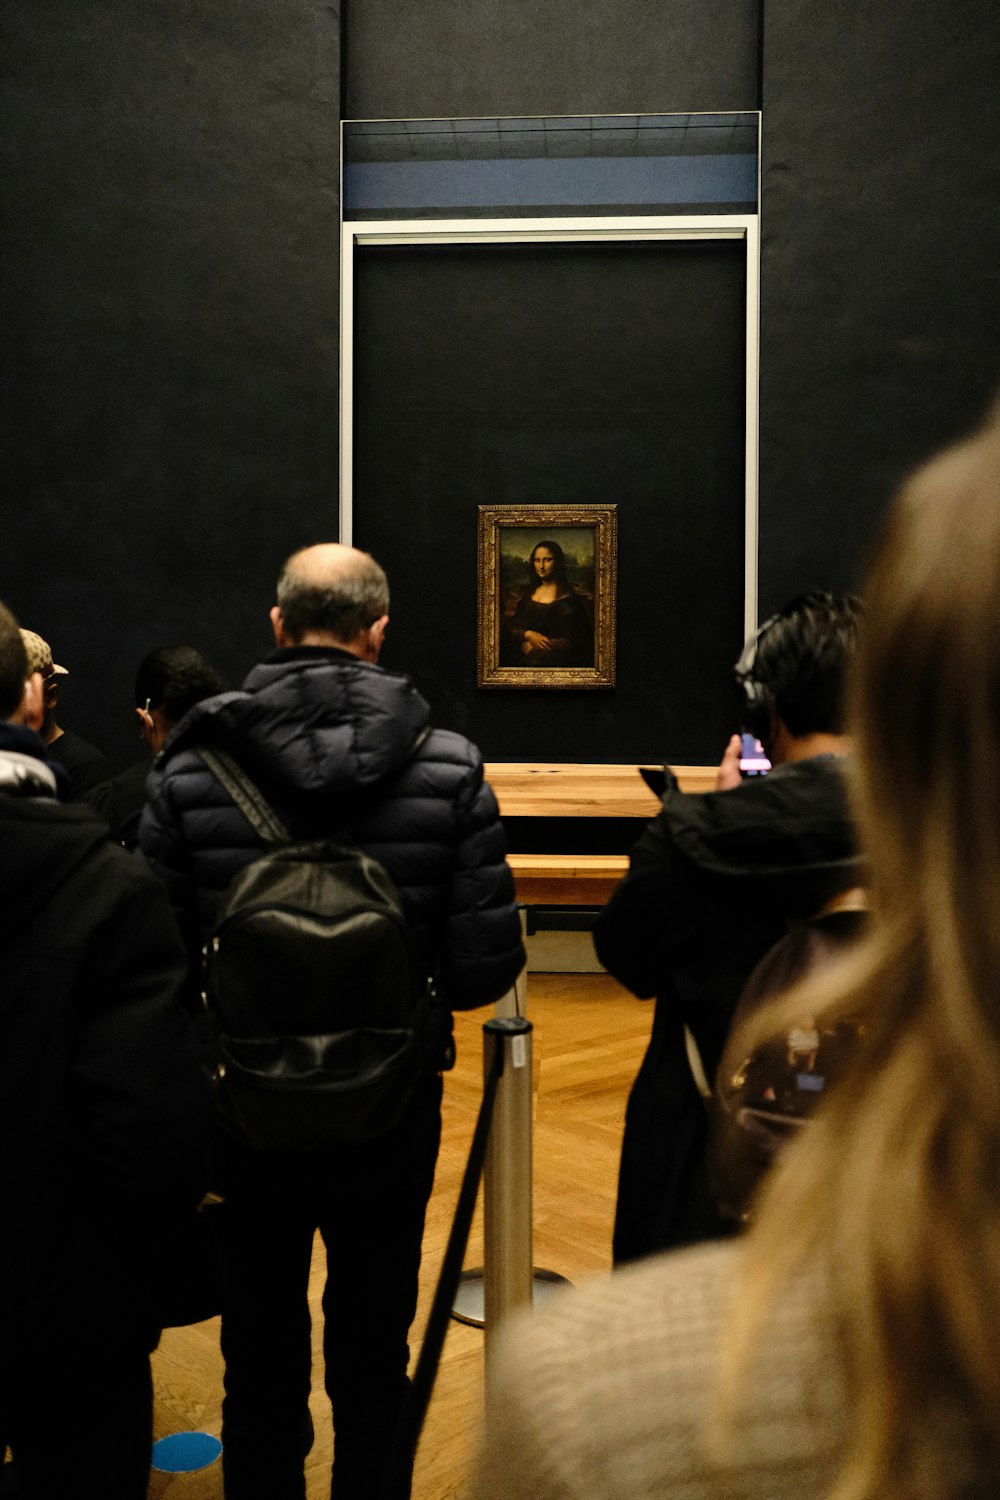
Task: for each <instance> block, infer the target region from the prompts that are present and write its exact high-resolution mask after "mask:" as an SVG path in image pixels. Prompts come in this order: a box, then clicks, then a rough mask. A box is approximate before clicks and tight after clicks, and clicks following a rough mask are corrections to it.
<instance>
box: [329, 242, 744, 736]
mask: <svg viewBox="0 0 1000 1500" xmlns="http://www.w3.org/2000/svg"><path fill="white" fill-rule="evenodd" d="M356 267H357V269H356V287H357V326H358V340H357V354H356V358H357V367H356V372H355V401H356V414H357V421H356V425H355V463H356V469H355V507H354V522H355V524H354V535H355V540H356V541H357V543H358V545H360V546H364V547H367V548H369V549H370V550H371V551H372V552H373V553H374V554H375V556H376V557H378V558H379V559H380V561H382V562H383V563H384V565H385V566H386V568H387V570H388V573H389V577H390V581H391V584H392V591H393V597H392V610H391V614H392V625H391V629H390V634H389V641H388V645H387V648H386V651H385V655H384V661H385V664H386V665H387V666H391V667H395V668H397V669H400V670H407V671H410V672H412V673H413V675H414V677H415V679H416V681H417V683H418V685H419V687H420V688H421V690H422V691H423V692H425V693H426V695H427V697H428V698H429V699H430V701H431V705H432V708H433V710H434V714H435V722H437V723H438V724H440V725H442V726H443V727H447V728H453V729H458V730H461V731H462V732H463V733H466V734H469V735H471V736H472V738H473V739H475V740H476V741H477V742H478V743H479V744H480V746H481V748H482V750H483V753H484V755H485V757H486V758H487V759H490V760H535V759H539V760H555V761H573V760H580V761H601V760H610V761H616V760H620V761H628V760H630V759H632V758H633V757H638V758H640V759H643V760H648V761H651V762H653V763H656V762H658V761H660V760H661V759H662V758H663V757H665V756H669V757H670V758H671V759H673V760H674V761H676V762H678V763H681V764H684V763H688V762H699V761H701V760H705V759H708V760H711V759H713V758H714V757H715V756H716V755H717V753H719V748H720V747H721V746H722V745H724V743H725V740H726V738H727V737H728V735H729V733H730V732H731V730H732V728H733V715H734V714H735V711H736V702H735V695H733V697H732V699H730V696H729V694H728V693H727V685H728V683H729V681H730V673H729V669H730V667H731V665H732V663H733V661H734V660H735V659H736V657H737V655H738V654H739V649H740V645H741V644H742V634H743V592H742V581H743V508H744V501H743V486H744V463H743V431H744V423H745V416H744V352H743V351H744V343H743V328H744V321H745V316H746V301H745V290H744V288H745V258H744V252H743V246H742V244H739V243H736V242H733V241H717V242H709V243H702V244H691V243H686V244H672V245H642V244H637V245H624V246H621V245H618V246H612V245H604V246H580V245H575V246H566V245H553V246H546V247H539V246H533V245H532V246H519V247H515V248H500V247H489V248H484V249H477V250H470V249H468V248H466V247H464V246H462V247H435V248H421V249H414V248H411V247H406V248H394V249H372V250H369V251H366V252H364V253H363V254H361V255H360V256H359V257H358V260H357V262H356ZM637 310H639V311H638V313H637ZM560 502H561V503H569V504H605V505H606V504H616V505H617V506H618V531H619V546H618V555H619V590H620V594H619V607H618V680H617V685H616V687H615V688H614V689H607V690H604V689H595V690H592V691H579V690H577V691H570V690H558V691H556V690H543V689H534V690H526V689H508V688H492V689H480V688H477V687H476V536H477V532H476V527H477V515H478V512H477V506H478V505H481V504H500V505H532V504H535V505H545V504H552V503H560ZM706 685H714V686H709V687H708V689H707V690H706Z"/></svg>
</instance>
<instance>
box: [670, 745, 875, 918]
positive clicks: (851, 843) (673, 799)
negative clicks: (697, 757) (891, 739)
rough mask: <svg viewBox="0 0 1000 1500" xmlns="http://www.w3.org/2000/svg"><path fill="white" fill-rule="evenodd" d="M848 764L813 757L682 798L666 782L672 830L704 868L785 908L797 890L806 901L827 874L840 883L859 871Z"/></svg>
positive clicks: (682, 848) (834, 758)
mask: <svg viewBox="0 0 1000 1500" xmlns="http://www.w3.org/2000/svg"><path fill="white" fill-rule="evenodd" d="M845 767H846V758H845V757H843V756H834V755H817V756H814V757H812V758H811V759H809V760H803V761H796V762H794V763H792V764H787V765H782V766H776V767H775V769H774V770H773V771H771V772H770V773H769V774H768V775H767V776H760V777H753V778H751V779H749V780H747V781H745V782H744V783H743V784H742V785H741V786H739V787H736V788H734V789H733V790H732V791H727V792H709V793H706V794H704V795H701V796H686V795H685V794H684V793H683V792H681V791H679V790H678V789H677V787H676V786H674V787H671V788H670V789H668V791H667V793H666V795H665V796H664V799H663V805H664V809H665V811H666V814H667V817H668V819H669V824H670V836H671V838H672V840H673V842H674V844H675V846H676V847H677V848H678V849H679V850H680V851H681V852H682V853H683V854H684V855H686V856H687V858H688V859H690V860H691V862H692V863H693V864H695V865H697V866H698V867H699V868H700V869H702V870H704V871H705V872H706V873H709V874H712V875H720V876H724V877H726V878H727V879H735V880H740V881H745V882H746V884H747V886H748V887H752V888H753V890H754V892H755V894H756V896H757V897H758V898H759V899H762V900H764V901H765V902H767V901H768V900H769V899H771V900H773V901H774V902H775V903H777V904H780V905H782V906H784V905H786V904H788V898H789V895H790V894H791V895H792V896H793V897H794V892H795V891H796V889H799V890H801V894H802V900H803V902H804V903H805V904H806V906H808V904H809V902H810V901H812V900H813V899H814V893H815V891H816V889H817V886H819V887H820V888H821V887H822V886H823V885H824V884H825V883H826V877H831V878H832V882H833V885H834V887H836V888H843V886H844V878H843V877H844V876H846V875H850V874H852V872H853V873H855V874H857V873H858V871H859V861H858V857H857V853H856V840H855V835H854V831H853V828H852V824H851V817H850V811H849V808H848V803H847V788H846V784H845V780H844V771H845ZM798 904H799V903H798V902H797V901H795V900H794V899H793V901H792V906H793V907H797V906H798Z"/></svg>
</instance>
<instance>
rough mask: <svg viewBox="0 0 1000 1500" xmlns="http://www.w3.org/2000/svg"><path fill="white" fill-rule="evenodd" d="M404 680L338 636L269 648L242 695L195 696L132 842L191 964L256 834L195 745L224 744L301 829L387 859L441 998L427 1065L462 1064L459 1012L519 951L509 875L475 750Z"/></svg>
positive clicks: (512, 965)
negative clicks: (153, 874)
mask: <svg viewBox="0 0 1000 1500" xmlns="http://www.w3.org/2000/svg"><path fill="white" fill-rule="evenodd" d="M427 719H428V707H427V704H426V703H425V702H424V700H423V698H421V696H420V694H419V693H418V692H417V691H416V689H415V688H414V686H413V684H412V682H411V681H410V680H409V678H407V677H404V676H401V675H399V674H397V673H393V672H387V671H385V670H383V669H382V668H381V667H378V666H374V665H372V664H371V663H369V662H364V661H361V660H359V659H358V658H357V657H355V656H352V655H351V654H349V653H348V652H346V651H340V650H337V649H335V648H330V647H317V646H303V647H295V648H285V649H282V650H279V651H276V652H275V653H274V654H273V655H272V656H271V657H270V658H269V659H268V660H267V661H266V662H263V663H261V664H260V665H259V666H257V667H255V668H254V669H253V671H252V672H251V673H250V675H249V676H248V678H247V680H246V682H245V683H244V685H243V689H242V691H240V692H233V693H223V694H220V695H219V696H218V697H216V698H209V699H206V700H205V701H204V702H202V703H200V704H197V705H196V706H195V707H194V708H193V709H192V710H191V712H190V713H189V714H188V715H187V717H186V718H185V719H184V720H183V722H182V723H181V724H180V725H179V726H178V727H177V729H176V730H175V731H174V733H173V734H172V735H171V737H170V739H169V740H168V741H167V743H166V745H165V746H164V748H163V750H162V751H161V753H160V755H159V756H158V757H157V759H156V761H155V762H154V767H153V772H152V776H151V780H150V790H151V796H150V802H149V805H148V806H147V808H146V811H145V812H144V814H143V817H142V822H141V824H140V829H139V846H140V849H141V850H142V851H143V853H144V854H145V856H146V858H147V859H148V860H149V862H150V864H151V865H152V866H153V868H154V869H155V870H156V871H157V872H158V873H159V874H160V875H161V876H162V877H163V879H164V880H165V882H166V884H167V889H168V892H169V895H170V900H171V903H172V905H173V908H174V911H175V913H176V915H177V917H178V920H179V921H180V923H181V926H182V930H183V931H184V933H185V936H186V938H187V941H188V944H189V949H190V952H191V956H192V962H197V957H198V954H199V953H200V949H201V944H202V943H203V941H204V939H205V937H206V936H207V934H208V933H209V932H210V930H211V927H212V922H213V918H214V915H215V910H216V907H217V905H218V902H219V898H220V896H221V895H222V893H223V891H224V890H225V888H226V886H227V885H228V883H229V881H230V879H231V878H232V876H233V875H234V874H235V873H236V871H237V870H239V869H240V868H241V867H242V866H243V865H245V864H247V863H248V862H249V861H250V860H251V859H253V858H255V857H256V856H257V855H259V853H260V852H261V842H260V840H259V838H258V836H257V835H256V833H255V832H254V831H253V829H252V828H251V827H250V825H249V824H248V822H247V821H246V819H245V818H244V816H243V814H242V813H241V812H240V811H239V810H238V808H237V807H236V806H235V805H234V804H233V802H232V801H231V800H230V798H229V796H228V794H227V793H226V791H225V790H224V789H223V787H222V786H221V784H220V783H219V782H218V781H217V780H216V778H215V777H214V776H213V775H212V773H211V772H210V771H209V770H208V768H207V766H206V765H205V763H204V761H202V759H201V757H200V756H199V755H198V754H197V751H196V749H195V748H194V747H195V746H197V745H198V744H216V745H221V746H222V747H224V748H225V749H228V750H229V751H230V753H231V754H232V755H233V757H234V758H235V759H236V760H237V761H238V762H239V763H240V765H241V766H242V767H243V768H244V769H245V770H246V772H247V774H248V775H249V776H251V777H252V778H253V779H254V780H255V781H256V782H257V783H258V784H259V786H260V787H261V790H262V791H263V792H264V794H265V795H266V796H267V797H268V799H269V800H270V801H271V803H272V804H273V806H274V808H275V810H276V812H277V813H278V814H279V816H280V817H281V818H282V820H283V822H284V823H285V825H286V827H288V828H289V829H290V831H291V832H292V834H293V835H295V836H298V837H301V838H319V837H322V836H325V835H329V834H335V833H337V832H338V830H339V829H340V827H341V826H342V825H343V824H344V822H345V820H348V819H350V820H353V822H352V826H351V828H350V833H349V837H350V841H351V842H352V843H356V844H357V845H359V846H360V847H361V848H363V849H364V850H365V851H366V852H367V853H369V854H371V855H373V856H374V857H375V858H376V859H378V860H380V861H381V863H382V864H383V865H384V866H385V868H386V869H387V870H388V872H389V874H390V875H391V876H392V878H393V880H394V881H395V883H396V886H397V889H398V890H399V894H400V898H401V900H402V903H403V908H404V910H405V912H406V916H407V919H408V921H409V924H410V928H411V931H412V933H413V937H414V941H415V947H416V952H417V956H418V960H419V962H420V964H421V966H422V971H423V972H426V973H427V974H429V975H431V974H433V975H434V976H435V979H436V982H437V988H438V995H437V999H436V1003H435V1006H434V1007H433V1015H432V1018H431V1023H430V1025H429V1028H428V1065H429V1067H432V1068H435V1069H437V1068H446V1067H450V1066H451V1064H452V1062H453V1060H454V1054H453V1044H452V1022H451V1010H452V1009H466V1008H469V1007H472V1006H476V1005H485V1004H488V1003H490V1002H492V1001H494V1000H497V999H498V998H499V997H500V996H501V995H502V994H504V993H505V991H506V990H508V989H509V988H510V987H511V985H512V984H513V983H514V980H515V978H516V977H517V974H518V973H519V972H520V969H521V966H522V964H523V961H524V952H523V947H522V943H521V933H520V922H519V919H518V915H517V910H516V907H515V904H514V887H513V880H512V877H511V874H510V870H509V869H508V866H507V863H506V843H505V839H504V834H503V829H502V826H501V824H500V820H499V817H498V814H497V807H496V802H495V800H494V797H493V793H492V792H491V791H490V789H489V787H488V786H487V785H486V784H485V783H484V781H483V773H482V763H481V761H480V758H479V753H478V751H477V750H476V748H475V747H474V746H473V745H471V744H470V743H469V741H468V740H466V739H464V738H463V737H462V736H461V735H458V734H453V733H450V732H448V731H444V730H432V731H430V732H428V731H427Z"/></svg>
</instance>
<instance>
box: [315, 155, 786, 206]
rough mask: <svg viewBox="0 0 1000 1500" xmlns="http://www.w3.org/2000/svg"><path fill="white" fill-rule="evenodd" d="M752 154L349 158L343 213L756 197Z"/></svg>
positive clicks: (723, 200) (728, 200)
mask: <svg viewBox="0 0 1000 1500" xmlns="http://www.w3.org/2000/svg"><path fill="white" fill-rule="evenodd" d="M756 201H757V157H756V155H755V154H740V155H732V154H731V155H724V154H720V155H699V156H643V157H633V158H628V157H621V156H611V157H576V158H559V159H555V160H552V159H550V160H544V161H543V160H537V159H519V160H514V161H422V162H354V163H349V164H348V165H347V166H346V167H345V169H344V217H345V218H346V219H350V218H352V217H354V216H355V215H357V214H363V213H368V214H370V213H386V214H389V213H393V214H399V213H405V212H406V211H407V210H418V209H423V210H427V209H434V208H437V209H461V208H490V207H497V208H499V207H525V208H528V207H537V206H539V205H542V204H544V205H546V206H548V207H565V208H573V207H577V206H588V207H596V206H602V205H607V206H609V207H610V206H615V205H618V204H628V205H638V204H647V205H651V206H652V205H656V206H659V207H664V206H667V205H669V204H672V203H684V204H695V203H697V204H711V203H725V204H731V203H756Z"/></svg>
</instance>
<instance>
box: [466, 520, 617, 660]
mask: <svg viewBox="0 0 1000 1500" xmlns="http://www.w3.org/2000/svg"><path fill="white" fill-rule="evenodd" d="M616 528H617V517H616V507H615V506H613V505H481V506H480V507H479V649H478V658H479V662H478V666H479V670H478V682H479V686H480V687H543V688H590V687H613V686H614V682H615V582H616V580H615V566H616V554H617V529H616Z"/></svg>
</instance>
